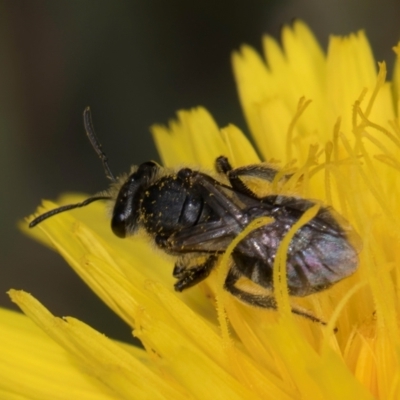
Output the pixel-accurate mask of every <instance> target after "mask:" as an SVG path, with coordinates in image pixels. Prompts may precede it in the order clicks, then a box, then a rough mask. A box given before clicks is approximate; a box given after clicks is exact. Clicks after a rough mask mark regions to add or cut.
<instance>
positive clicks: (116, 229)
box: [111, 213, 127, 239]
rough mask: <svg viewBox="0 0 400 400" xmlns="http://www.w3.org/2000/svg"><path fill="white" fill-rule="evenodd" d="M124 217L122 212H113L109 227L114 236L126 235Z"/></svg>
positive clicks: (122, 236)
mask: <svg viewBox="0 0 400 400" xmlns="http://www.w3.org/2000/svg"><path fill="white" fill-rule="evenodd" d="M126 228H127V226H126V217H125V215H124V214H122V213H119V214H114V215H113V217H112V220H111V229H112V231H113V233H114V235H115V236H117V237H119V238H121V239H124V238H125V237H126V230H127V229H126Z"/></svg>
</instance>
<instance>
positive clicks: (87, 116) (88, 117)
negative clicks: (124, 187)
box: [83, 107, 116, 182]
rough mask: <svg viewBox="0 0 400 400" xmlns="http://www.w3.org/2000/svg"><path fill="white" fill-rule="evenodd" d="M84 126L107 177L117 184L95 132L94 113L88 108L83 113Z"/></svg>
mask: <svg viewBox="0 0 400 400" xmlns="http://www.w3.org/2000/svg"><path fill="white" fill-rule="evenodd" d="M83 125H84V126H85V130H86V135H87V137H88V138H89V140H90V144H91V145H92V147H93V149H94V151H95V152H96V154H97V155H98V156H99V158H100V160H101V162H102V163H103V167H104V171H105V173H106V177H107V178H108V179H110V180H111V181H112V182H116V179H115V176H114V174H113V173H112V172H111V169H110V166H109V165H108V157H107V156H106V154H105V153H104V152H103V150H102V149H101V144H100V142H99V139H98V138H97V135H96V133H95V131H94V127H93V121H92V113H91V112H90V107H86V108H85V110H84V111H83Z"/></svg>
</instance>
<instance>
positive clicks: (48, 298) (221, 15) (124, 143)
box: [0, 0, 400, 341]
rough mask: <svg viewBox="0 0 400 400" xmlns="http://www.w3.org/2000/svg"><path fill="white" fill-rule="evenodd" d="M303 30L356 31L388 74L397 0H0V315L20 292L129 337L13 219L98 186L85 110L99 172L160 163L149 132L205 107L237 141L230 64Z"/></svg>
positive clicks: (399, 27) (398, 16)
mask: <svg viewBox="0 0 400 400" xmlns="http://www.w3.org/2000/svg"><path fill="white" fill-rule="evenodd" d="M294 18H300V19H303V20H304V21H306V22H307V23H308V24H309V26H310V27H311V29H312V30H313V31H314V33H315V34H316V36H317V37H318V39H319V41H320V43H321V44H322V46H323V47H324V48H326V45H327V42H328V37H329V35H330V34H338V35H344V34H348V33H350V32H354V31H357V30H359V29H365V30H366V32H367V35H368V38H369V40H370V43H371V45H372V48H373V51H374V54H375V57H376V59H377V60H379V61H381V60H386V61H388V66H389V77H390V73H391V71H392V65H393V60H394V55H393V52H392V50H391V48H392V46H394V45H395V44H396V43H397V41H398V40H399V39H400V22H399V21H400V2H399V1H398V0H373V1H372V0H339V1H337V0H308V1H307V0H296V1H295V0H293V1H289V0H287V1H285V0H280V1H278V0H274V1H273V0H246V1H244V0H229V1H227V0H219V1H218V0H217V1H215V0H214V1H210V0H192V1H184V0H180V1H179V0H169V1H165V0H131V1H111V0H69V1H52V0H48V1H39V0H26V1H19V0H0V21H1V23H0V135H1V136H0V162H1V169H0V171H1V173H0V184H1V188H2V189H1V195H0V202H1V204H0V215H1V223H0V229H1V240H0V243H1V245H0V246H1V247H0V249H1V253H0V254H1V264H0V305H1V306H3V307H7V308H14V307H13V304H12V303H11V302H10V301H9V299H8V296H7V295H6V294H5V292H6V291H7V290H8V289H9V288H16V289H24V290H26V291H28V292H31V293H32V294H33V295H34V296H35V297H37V298H38V299H39V300H40V301H41V302H43V303H44V304H45V305H46V306H47V307H48V308H49V309H50V310H51V311H52V312H53V313H54V314H56V315H60V316H64V315H72V316H75V317H77V318H79V319H81V320H83V321H85V322H86V323H88V324H90V325H91V326H93V327H94V328H96V329H97V330H99V331H100V332H104V333H106V334H107V335H108V336H111V337H114V338H118V339H122V340H127V341H130V340H132V339H131V333H130V330H129V328H128V327H127V326H125V325H124V324H123V323H122V322H121V321H119V319H118V318H117V317H116V316H114V315H113V314H112V313H111V312H110V311H109V310H108V309H107V308H106V307H105V306H104V305H102V303H101V302H100V300H98V299H97V298H96V296H95V295H94V294H93V293H91V292H90V290H89V289H88V288H86V287H85V285H84V284H83V283H82V282H81V281H80V280H79V279H78V278H77V277H76V276H75V274H74V273H73V272H72V270H71V269H70V268H69V267H68V266H67V264H66V263H65V262H64V261H63V260H62V259H61V257H60V256H58V255H57V254H55V253H54V252H52V251H50V250H48V249H46V248H44V247H42V246H40V245H39V244H37V243H35V242H33V241H32V240H30V239H28V238H26V237H25V236H23V235H22V234H21V233H20V232H19V231H18V229H17V227H16V224H17V221H18V220H20V219H22V218H23V217H24V216H27V215H29V214H31V213H32V212H33V211H34V210H35V208H36V207H37V205H38V204H39V203H40V201H41V199H42V198H48V199H54V198H56V197H57V196H58V195H59V194H60V193H62V192H66V191H78V192H83V193H89V194H90V193H95V192H97V191H99V190H102V189H104V188H106V187H107V184H108V182H107V180H106V179H105V177H104V173H103V168H102V166H101V163H100V161H99V160H98V159H97V157H96V155H95V153H94V151H93V150H92V148H91V147H90V144H89V143H88V140H87V138H86V136H85V134H84V130H83V125H82V111H83V109H84V108H85V107H86V106H88V105H90V106H91V108H92V112H93V119H94V125H95V127H96V131H97V133H98V135H99V136H100V140H101V142H102V144H103V148H104V149H105V151H106V152H107V154H108V156H109V158H110V164H111V168H112V170H113V171H114V173H116V174H118V173H120V172H123V171H127V170H128V169H129V167H130V165H132V164H138V163H141V162H143V161H147V160H149V159H154V160H158V156H157V153H156V151H155V147H154V145H153V143H152V139H151V136H150V133H149V126H151V125H152V124H154V123H163V124H166V123H167V122H168V120H169V119H171V118H173V117H174V116H175V112H176V111H177V110H179V109H182V108H186V109H187V108H191V107H195V106H198V105H203V106H205V107H206V108H207V109H208V110H209V111H210V112H211V113H212V115H213V116H214V118H215V119H216V121H217V123H218V124H219V125H220V126H224V125H226V124H228V123H234V124H236V125H238V126H239V127H240V128H241V129H242V130H244V131H245V132H247V128H246V125H245V122H244V119H243V116H242V113H241V109H240V106H239V101H238V98H237V95H236V89H235V84H234V80H233V76H232V72H231V66H230V56H231V53H232V51H233V50H235V49H238V48H239V46H240V45H241V44H243V43H248V44H250V45H252V46H253V47H255V48H257V49H260V48H261V36H262V35H263V34H266V33H268V34H270V35H272V36H274V37H275V38H279V32H280V29H281V26H282V25H283V24H286V23H290V22H291V21H292V20H293V19H294Z"/></svg>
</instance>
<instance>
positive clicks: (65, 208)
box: [29, 195, 112, 228]
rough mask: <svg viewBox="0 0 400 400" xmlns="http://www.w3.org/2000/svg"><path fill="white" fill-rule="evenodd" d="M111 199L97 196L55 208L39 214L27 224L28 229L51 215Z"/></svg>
mask: <svg viewBox="0 0 400 400" xmlns="http://www.w3.org/2000/svg"><path fill="white" fill-rule="evenodd" d="M111 199H112V197H110V196H104V195H98V196H93V197H89V198H88V199H86V200H83V201H82V202H80V203H76V204H67V205H65V206H61V207H58V208H55V209H53V210H50V211H47V212H46V213H44V214H41V215H39V216H38V217H36V218H35V219H34V220H33V221H31V222H30V223H29V228H33V227H34V226H36V225H37V224H40V223H41V222H42V221H44V220H45V219H47V218H50V217H52V216H53V215H56V214H60V213H62V212H64V211H69V210H73V209H74V208H79V207H85V206H87V205H88V204H90V203H93V202H94V201H98V200H111Z"/></svg>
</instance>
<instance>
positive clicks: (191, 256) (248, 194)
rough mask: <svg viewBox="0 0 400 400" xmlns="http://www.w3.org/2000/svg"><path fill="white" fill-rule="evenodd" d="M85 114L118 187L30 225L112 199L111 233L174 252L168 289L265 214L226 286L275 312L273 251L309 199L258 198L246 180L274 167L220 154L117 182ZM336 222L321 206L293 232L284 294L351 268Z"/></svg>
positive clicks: (213, 260) (272, 173)
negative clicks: (139, 236)
mask: <svg viewBox="0 0 400 400" xmlns="http://www.w3.org/2000/svg"><path fill="white" fill-rule="evenodd" d="M83 115H84V126H85V130H86V133H87V136H88V138H89V140H90V143H91V144H92V147H93V148H94V150H95V151H96V153H97V155H98V156H99V158H100V159H101V161H102V163H103V167H104V170H105V174H106V176H107V178H108V179H110V180H111V181H112V182H113V185H114V186H115V185H117V183H118V182H119V189H118V190H117V191H116V190H115V188H114V189H110V190H108V191H105V192H101V193H100V194H97V195H95V196H93V197H89V198H88V199H86V200H84V201H83V202H81V203H77V204H69V205H65V206H61V207H59V208H56V209H53V210H51V211H49V212H46V213H44V214H42V215H39V216H38V217H36V218H35V219H34V220H33V221H32V222H31V223H30V224H29V226H30V227H31V228H32V227H34V226H36V225H37V224H39V223H41V222H42V221H44V220H45V219H47V218H49V217H52V216H54V215H56V214H59V213H61V212H64V211H67V210H72V209H74V208H78V207H84V206H87V205H88V204H90V203H92V202H94V201H99V200H111V201H114V202H115V203H114V208H113V212H112V218H111V229H112V231H113V233H114V234H115V235H116V236H118V237H120V238H126V237H128V236H132V235H134V234H135V233H136V232H137V231H138V229H139V228H143V229H144V230H145V231H146V232H147V234H148V235H150V236H151V237H152V238H153V240H154V243H155V245H156V246H157V247H159V248H160V249H162V250H163V251H164V252H166V253H168V254H171V255H173V256H176V263H175V267H174V270H173V276H174V278H176V282H175V285H174V288H175V290H176V291H178V292H181V291H183V290H185V289H188V288H190V287H192V286H194V285H196V284H198V283H199V282H201V281H203V280H204V279H206V278H207V276H208V275H209V274H210V272H211V271H212V270H213V268H215V266H216V265H217V264H218V260H219V259H220V256H221V255H222V254H223V253H224V252H225V251H226V249H227V247H228V246H229V244H230V243H231V242H232V240H233V239H234V238H235V237H237V235H239V234H240V233H241V232H242V231H243V230H244V229H245V228H246V226H247V225H248V224H249V223H250V222H252V221H254V220H255V219H256V218H259V217H269V218H271V222H270V223H267V224H266V225H263V226H261V227H259V228H257V229H255V230H253V231H251V232H250V233H249V234H248V235H247V236H246V237H244V238H243V239H242V240H241V241H240V242H239V243H238V244H237V246H236V247H235V248H234V250H233V251H232V254H231V260H230V268H229V271H228V274H227V277H226V279H225V283H224V288H225V290H227V291H228V292H229V293H231V294H232V295H233V296H235V297H236V298H238V299H239V300H240V301H242V302H244V303H246V304H248V305H251V306H256V307H261V308H270V309H276V308H277V303H276V300H275V298H274V296H273V294H270V293H273V289H274V288H273V265H274V259H275V256H276V254H277V250H278V248H279V246H280V244H281V242H282V240H283V238H284V237H285V235H286V234H287V233H288V231H289V230H290V228H291V227H292V226H293V225H294V224H295V223H296V222H297V221H298V220H299V219H300V217H301V216H302V215H303V213H304V212H305V211H307V210H308V209H309V208H311V207H312V206H314V204H315V202H314V201H312V200H309V199H304V198H300V197H294V196H283V195H267V196H265V195H262V196H261V195H258V194H257V193H256V192H255V191H253V190H252V189H251V188H250V187H249V185H248V184H246V183H245V182H246V179H248V178H250V179H251V178H255V179H258V180H261V181H265V182H272V181H273V179H274V178H275V177H276V175H277V173H278V172H279V171H278V170H277V169H274V168H271V167H270V166H267V165H266V164H256V165H248V166H244V167H239V168H232V166H231V164H230V162H229V160H228V159H227V157H225V156H220V157H218V158H217V159H216V161H215V166H216V173H217V174H216V177H212V176H211V175H209V174H207V173H204V172H201V171H197V170H193V169H190V168H182V169H180V170H178V171H171V170H167V169H164V168H163V167H161V166H159V165H158V164H156V163H155V162H153V161H148V162H144V163H143V164H140V165H139V166H137V167H134V168H133V169H132V171H131V173H130V175H129V176H128V177H127V178H126V179H125V180H124V181H120V180H118V179H117V178H115V176H114V175H113V173H112V172H111V170H110V167H109V165H108V159H107V156H106V155H105V153H104V152H103V151H102V148H101V144H100V143H99V141H98V139H97V136H96V134H95V131H94V128H93V123H92V118H91V113H90V109H89V108H86V109H85V111H84V114H83ZM218 176H219V177H220V178H221V179H218ZM282 179H287V176H283V178H282ZM339 220H340V218H339V217H338V216H336V214H335V212H334V211H333V210H332V209H331V208H329V207H325V206H320V208H319V210H318V212H317V214H316V215H315V217H314V218H312V219H311V220H310V221H309V222H307V223H306V224H305V225H303V226H302V227H301V228H300V229H298V231H296V233H295V234H294V236H293V238H292V240H291V242H290V245H289V248H288V252H287V256H286V257H287V258H286V268H287V287H288V291H289V295H291V296H300V297H303V296H307V295H310V294H312V293H315V292H319V291H322V290H324V289H326V288H328V287H329V286H331V285H333V284H335V283H336V282H339V281H340V280H342V279H344V278H346V277H348V276H349V275H351V274H352V273H353V272H354V271H355V270H356V269H357V266H358V250H359V249H358V248H357V246H355V245H353V244H352V243H351V241H350V240H349V238H350V237H351V236H352V235H354V232H353V230H352V228H351V227H350V226H349V225H348V224H347V223H346V222H344V221H341V222H340V223H339ZM243 277H244V278H247V279H248V280H250V281H252V282H253V283H254V284H256V285H258V286H260V287H261V288H263V289H267V290H266V291H265V292H266V293H265V294H260V292H259V291H258V292H257V293H254V292H253V291H250V290H246V289H243V288H241V287H240V285H238V284H237V283H238V281H239V279H240V278H243ZM292 312H293V313H295V314H298V315H302V316H304V317H306V318H309V319H311V320H313V321H317V322H320V323H322V324H324V322H323V321H321V320H320V319H318V318H317V317H314V316H312V315H310V314H308V313H307V312H305V311H302V310H299V309H296V308H293V309H292Z"/></svg>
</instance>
